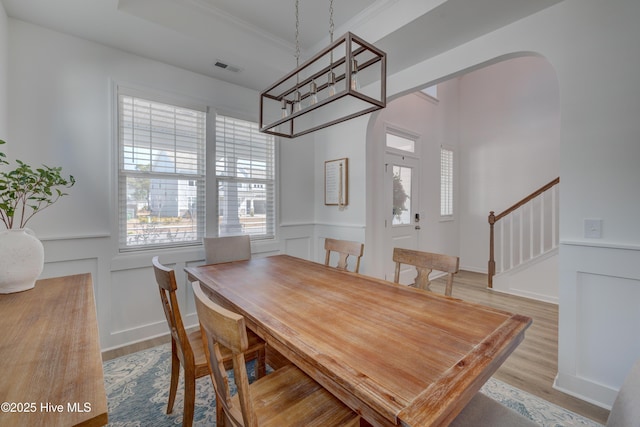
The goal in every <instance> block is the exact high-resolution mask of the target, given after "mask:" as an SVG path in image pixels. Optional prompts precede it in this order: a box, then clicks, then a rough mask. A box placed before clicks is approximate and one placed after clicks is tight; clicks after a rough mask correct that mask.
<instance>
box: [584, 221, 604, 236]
mask: <svg viewBox="0 0 640 427" xmlns="http://www.w3.org/2000/svg"><path fill="white" fill-rule="evenodd" d="M584 237H586V238H587V239H601V238H602V220H601V219H585V220H584Z"/></svg>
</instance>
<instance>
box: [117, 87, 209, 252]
mask: <svg viewBox="0 0 640 427" xmlns="http://www.w3.org/2000/svg"><path fill="white" fill-rule="evenodd" d="M204 110H205V109H204V108H203V109H202V110H198V109H193V108H185V107H181V106H176V105H170V104H166V103H162V102H157V101H152V100H148V99H144V98H141V97H137V96H134V95H130V94H128V93H127V92H126V91H125V90H122V89H119V92H118V142H119V143H118V153H119V174H118V194H119V207H120V209H119V217H120V239H119V240H120V249H121V250H131V249H144V248H150V247H164V246H178V245H189V244H200V242H201V239H202V236H203V235H204V212H205V211H204V209H205V200H204V198H205V138H206V137H205V129H206V111H204Z"/></svg>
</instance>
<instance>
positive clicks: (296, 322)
mask: <svg viewBox="0 0 640 427" xmlns="http://www.w3.org/2000/svg"><path fill="white" fill-rule="evenodd" d="M185 271H186V272H187V274H188V276H189V278H190V279H191V280H199V281H200V282H201V283H202V285H203V289H205V291H206V290H207V289H208V290H209V295H210V297H211V298H212V299H213V300H215V301H217V302H218V303H220V304H221V305H224V306H226V307H227V308H229V309H231V310H234V311H236V312H238V313H240V314H242V315H244V316H245V318H246V321H247V325H248V327H250V328H251V329H252V330H254V331H255V332H256V333H257V334H258V335H260V336H261V337H263V338H264V339H265V340H266V341H267V343H268V344H269V345H271V346H273V348H275V349H276V350H277V351H279V352H280V353H282V354H283V355H284V356H285V357H287V358H288V359H289V360H291V361H292V362H293V363H295V364H296V365H297V366H298V367H300V368H301V369H302V370H304V371H305V372H306V373H307V374H308V375H310V376H311V377H312V378H314V379H315V380H316V381H318V382H319V383H320V384H322V385H323V386H324V387H325V388H327V389H328V390H329V391H331V392H332V393H333V394H334V395H336V397H338V398H339V399H340V400H342V401H343V402H345V403H346V404H347V405H349V406H350V407H351V408H353V409H354V410H356V411H359V412H360V413H361V414H362V415H363V417H364V418H365V419H366V420H367V421H369V422H370V423H372V424H373V425H406V426H431V425H434V426H435V425H447V424H448V423H449V422H450V421H451V420H452V419H453V418H455V416H456V415H457V414H458V413H459V412H460V410H462V408H464V406H465V405H466V404H467V403H468V401H469V400H470V399H471V398H472V397H473V395H474V394H475V393H476V392H477V391H478V390H479V389H480V387H481V386H482V385H483V384H484V383H485V381H486V380H487V379H489V377H490V376H491V375H492V374H493V373H494V372H495V371H496V370H497V369H498V367H499V366H500V365H501V364H502V363H503V362H504V360H505V359H506V358H507V356H508V355H509V354H511V352H512V351H513V350H514V349H515V348H516V347H517V345H518V344H519V343H520V341H522V339H523V338H524V332H525V330H526V329H527V327H528V326H529V325H530V324H531V319H530V318H528V317H524V316H519V315H514V314H511V313H507V312H504V311H500V310H496V309H493V308H490V307H485V306H481V305H477V304H473V303H468V302H464V301H461V300H458V299H455V298H450V297H444V296H441V295H437V294H434V293H431V292H427V291H423V290H419V289H414V288H411V287H408V286H404V285H396V284H394V283H390V282H386V281H383V280H378V279H375V278H371V277H368V276H364V275H358V274H355V273H350V272H344V271H339V270H337V269H334V268H331V267H326V266H324V265H322V264H318V263H314V262H310V261H306V260H302V259H299V258H294V257H291V256H287V255H277V256H273V257H267V258H258V259H252V260H249V261H240V262H233V263H226V264H217V265H207V266H200V267H189V268H186V269H185Z"/></svg>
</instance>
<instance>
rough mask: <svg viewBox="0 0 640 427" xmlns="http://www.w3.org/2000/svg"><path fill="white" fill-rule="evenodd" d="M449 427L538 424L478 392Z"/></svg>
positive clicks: (528, 426)
mask: <svg viewBox="0 0 640 427" xmlns="http://www.w3.org/2000/svg"><path fill="white" fill-rule="evenodd" d="M449 427H538V424H536V423H534V422H533V421H531V420H530V419H528V418H525V417H524V416H522V415H520V414H519V413H517V412H516V411H514V410H513V409H510V408H508V407H506V406H504V405H503V404H501V403H500V402H498V401H496V400H494V399H492V398H490V397H489V396H486V395H485V394H483V393H481V392H478V393H476V395H475V396H473V398H472V399H471V401H470V402H469V403H468V404H467V406H465V407H464V409H463V410H462V411H461V412H460V413H459V414H458V416H457V417H456V418H455V419H454V420H453V421H452V422H451V424H449Z"/></svg>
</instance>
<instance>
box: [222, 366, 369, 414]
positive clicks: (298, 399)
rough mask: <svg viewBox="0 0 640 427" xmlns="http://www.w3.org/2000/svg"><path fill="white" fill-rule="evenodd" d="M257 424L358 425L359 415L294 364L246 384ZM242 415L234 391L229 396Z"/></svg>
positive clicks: (233, 406)
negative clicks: (232, 394)
mask: <svg viewBox="0 0 640 427" xmlns="http://www.w3.org/2000/svg"><path fill="white" fill-rule="evenodd" d="M249 388H250V390H251V400H252V401H253V407H254V410H255V414H256V418H257V420H258V425H260V426H261V427H267V426H274V427H282V426H290V425H297V426H298V425H299V426H305V427H315V426H317V427H331V426H359V425H360V416H359V415H358V414H356V413H355V412H353V411H351V410H350V409H349V408H348V407H347V406H345V405H343V404H342V403H341V402H340V401H339V400H338V399H336V398H335V397H334V396H333V395H332V394H331V393H329V392H328V391H327V390H325V389H324V388H322V386H320V385H319V384H318V383H316V382H315V381H314V380H312V379H311V378H310V377H309V376H307V375H306V374H305V373H304V372H302V371H301V370H300V369H298V368H297V367H295V366H294V365H287V366H285V367H283V368H280V369H278V370H277V371H275V372H273V373H271V374H269V375H267V376H265V377H263V378H261V379H259V380H257V381H255V382H253V383H252V384H250V385H249ZM231 400H232V402H233V405H232V408H233V409H232V410H233V411H236V414H235V415H236V419H242V415H241V414H240V407H241V406H240V403H239V398H238V394H236V395H234V396H233V397H232V398H231Z"/></svg>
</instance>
